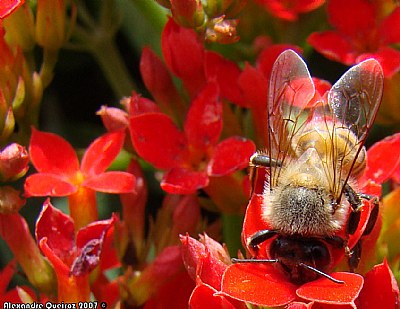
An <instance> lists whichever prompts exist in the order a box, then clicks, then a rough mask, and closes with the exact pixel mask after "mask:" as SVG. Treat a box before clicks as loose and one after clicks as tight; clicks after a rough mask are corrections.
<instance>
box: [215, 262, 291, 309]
mask: <svg viewBox="0 0 400 309" xmlns="http://www.w3.org/2000/svg"><path fill="white" fill-rule="evenodd" d="M221 291H222V293H223V295H228V296H230V297H232V298H234V299H237V300H240V301H244V302H249V303H252V304H255V305H257V306H266V307H274V306H283V305H286V304H288V303H290V302H291V301H293V300H294V299H296V286H295V285H293V284H291V283H290V282H288V281H286V278H285V277H284V276H283V275H282V274H281V273H280V272H278V271H277V270H276V269H275V268H274V267H273V266H271V265H259V264H251V263H248V264H246V263H243V264H233V265H231V266H229V267H228V268H227V269H226V271H225V273H224V276H223V278H222V289H221Z"/></svg>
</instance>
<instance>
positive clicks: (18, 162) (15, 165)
mask: <svg viewBox="0 0 400 309" xmlns="http://www.w3.org/2000/svg"><path fill="white" fill-rule="evenodd" d="M28 163H29V156H28V152H27V150H26V149H25V147H23V146H21V145H18V144H16V143H13V144H10V145H8V146H7V147H6V148H4V149H3V150H2V151H1V152H0V180H1V181H9V180H15V179H18V178H21V177H22V176H23V175H25V174H26V172H27V171H28V168H29V167H28Z"/></svg>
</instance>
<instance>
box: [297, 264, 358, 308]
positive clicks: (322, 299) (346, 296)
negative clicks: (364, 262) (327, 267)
mask: <svg viewBox="0 0 400 309" xmlns="http://www.w3.org/2000/svg"><path fill="white" fill-rule="evenodd" d="M330 275H331V276H332V277H334V278H335V279H339V280H342V281H344V284H339V283H335V282H332V281H331V280H329V279H327V278H320V279H317V280H315V281H311V282H308V283H306V284H304V285H302V286H301V287H299V288H298V289H297V292H296V293H297V295H298V296H299V297H301V298H304V299H307V300H310V301H315V302H319V303H323V304H335V305H346V304H349V305H353V304H354V300H355V299H356V298H357V297H358V294H359V293H360V291H361V289H362V287H363V283H364V279H363V277H362V276H360V275H357V274H353V273H344V272H337V273H333V274H330ZM354 307H355V306H354Z"/></svg>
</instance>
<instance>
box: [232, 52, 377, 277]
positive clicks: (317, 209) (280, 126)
mask: <svg viewBox="0 0 400 309" xmlns="http://www.w3.org/2000/svg"><path fill="white" fill-rule="evenodd" d="M382 92H383V73H382V68H381V66H380V65H379V63H378V62H377V61H376V60H374V59H368V60H365V61H363V62H361V63H359V64H357V65H355V66H353V67H352V68H350V69H349V70H348V71H347V72H346V73H345V74H344V75H343V76H342V77H341V78H340V79H339V80H338V81H337V82H336V83H335V84H334V85H333V87H332V88H331V90H330V91H329V92H328V94H327V99H324V100H320V101H321V102H318V103H314V104H312V106H310V102H311V99H312V98H313V96H314V93H315V86H314V83H313V81H312V79H311V76H310V73H309V71H308V69H307V66H306V64H305V63H304V61H303V60H302V59H301V58H300V57H299V56H298V55H297V54H296V53H295V52H294V51H292V50H286V51H284V52H283V53H282V54H281V55H280V56H279V57H278V58H277V60H276V62H275V64H274V66H273V69H272V73H271V79H270V87H269V97H268V113H267V115H268V119H267V121H268V141H269V144H268V146H267V147H266V149H265V150H263V151H258V152H257V153H255V154H254V155H253V156H252V157H251V159H250V168H251V170H250V171H251V173H250V177H251V179H253V181H255V180H254V179H255V178H256V174H257V172H256V171H257V170H258V169H260V168H264V169H265V170H266V179H265V181H264V189H263V193H262V195H263V198H262V200H263V202H262V205H261V216H262V218H261V219H262V221H263V222H264V223H265V226H267V227H268V228H267V229H264V230H260V231H257V232H256V233H254V235H251V237H248V239H245V240H244V241H245V245H246V247H247V248H248V250H249V252H250V253H251V255H252V257H253V258H252V259H242V260H238V259H235V260H234V262H257V263H260V262H273V263H276V264H277V265H279V267H280V268H281V269H283V271H284V272H285V273H287V274H288V276H289V278H290V280H291V281H292V282H295V283H302V282H307V281H312V280H315V279H316V278H318V277H319V276H324V277H327V278H328V279H330V280H332V281H334V282H337V283H341V281H340V280H337V279H335V278H333V277H332V276H330V275H328V274H327V273H326V272H328V271H330V270H331V268H332V267H333V264H334V263H335V261H333V259H334V258H333V254H332V247H333V248H340V250H344V251H345V253H346V255H347V257H348V263H349V266H350V269H351V270H352V271H354V269H355V268H356V267H357V265H358V262H359V259H360V255H361V240H360V241H358V242H357V244H356V245H355V246H353V247H352V248H349V247H348V245H347V238H348V236H349V235H352V234H354V233H355V232H356V231H357V229H358V228H359V227H358V225H359V221H360V214H361V210H362V208H363V202H362V199H371V198H373V197H371V196H368V195H366V194H362V193H357V186H356V183H357V182H356V181H357V179H358V178H359V177H360V176H361V175H362V173H363V171H364V169H365V165H366V150H365V147H364V142H365V140H366V137H367V134H368V132H369V130H370V128H371V126H372V124H373V122H374V119H375V116H376V114H377V111H378V108H379V105H380V102H381V98H382ZM324 101H326V103H325V102H324ZM253 187H254V186H253ZM373 201H374V203H375V204H376V203H377V202H376V198H374V200H373ZM378 209H379V207H378V206H376V207H374V208H373V210H372V211H371V214H370V218H369V222H368V224H367V227H366V228H365V230H364V232H363V234H362V235H364V236H365V235H367V234H368V233H370V232H371V230H372V228H373V226H374V224H375V221H376V218H377V216H378ZM343 231H344V232H343ZM267 241H268V245H267V246H264V247H265V248H266V249H265V250H266V251H267V252H265V254H264V256H267V257H268V258H267V259H264V260H260V259H258V258H257V257H258V256H259V250H260V245H261V244H262V243H264V244H265V242H267Z"/></svg>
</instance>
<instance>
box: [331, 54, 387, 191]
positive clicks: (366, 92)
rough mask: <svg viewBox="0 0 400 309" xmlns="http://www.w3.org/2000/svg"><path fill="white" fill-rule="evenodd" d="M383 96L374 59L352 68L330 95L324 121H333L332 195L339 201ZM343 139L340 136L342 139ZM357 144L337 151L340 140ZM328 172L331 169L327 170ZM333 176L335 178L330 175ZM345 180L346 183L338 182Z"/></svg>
mask: <svg viewBox="0 0 400 309" xmlns="http://www.w3.org/2000/svg"><path fill="white" fill-rule="evenodd" d="M382 93H383V72H382V68H381V66H380V64H379V63H378V61H376V60H375V59H368V60H365V61H363V62H361V63H359V64H357V65H355V66H353V67H352V68H350V69H349V70H348V71H347V72H346V73H345V74H344V75H343V76H342V77H341V78H340V79H339V80H338V81H337V82H336V83H335V84H334V85H333V86H332V88H331V90H330V91H329V93H328V105H327V106H325V111H324V114H325V116H324V118H325V121H326V122H329V121H331V123H332V124H333V129H331V137H330V141H329V142H330V143H331V145H332V147H330V149H331V151H332V152H333V153H332V158H334V159H335V160H334V161H333V162H331V163H333V164H332V165H331V167H330V168H331V169H332V166H334V170H333V171H332V172H333V184H332V185H333V191H334V195H335V196H337V197H338V198H340V196H341V195H342V193H343V188H344V185H345V184H346V182H347V180H348V178H349V177H350V175H351V174H352V171H353V168H354V166H355V163H356V160H357V157H358V155H359V154H360V152H361V151H362V148H363V146H364V143H365V140H366V138H367V135H368V132H369V130H370V129H371V126H372V124H373V122H374V120H375V117H376V114H377V112H378V109H379V105H380V102H381V99H382ZM339 135H340V136H339ZM340 138H341V139H342V140H347V141H352V140H353V141H354V142H349V143H347V144H346V147H348V149H345V150H344V151H343V149H338V148H339V147H338V145H339V144H340V143H339V142H338V140H339V139H340ZM326 168H328V167H326ZM331 175H332V174H331ZM338 179H341V180H344V183H343V182H340V181H337V180H338Z"/></svg>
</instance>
